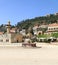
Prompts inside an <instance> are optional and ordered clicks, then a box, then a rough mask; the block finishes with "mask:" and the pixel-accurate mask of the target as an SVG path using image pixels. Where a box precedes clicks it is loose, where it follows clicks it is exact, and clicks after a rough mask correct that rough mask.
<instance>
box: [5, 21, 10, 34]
mask: <svg viewBox="0 0 58 65" xmlns="http://www.w3.org/2000/svg"><path fill="white" fill-rule="evenodd" d="M6 27H7V33H10V27H11V25H10V21H8V24H7V25H6Z"/></svg>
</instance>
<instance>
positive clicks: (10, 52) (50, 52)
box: [0, 44, 58, 65]
mask: <svg viewBox="0 0 58 65" xmlns="http://www.w3.org/2000/svg"><path fill="white" fill-rule="evenodd" d="M37 46H38V47H37V48H22V47H0V65H58V45H50V44H37Z"/></svg>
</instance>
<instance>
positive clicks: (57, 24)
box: [48, 23, 58, 27]
mask: <svg viewBox="0 0 58 65" xmlns="http://www.w3.org/2000/svg"><path fill="white" fill-rule="evenodd" d="M48 26H50V27H52V26H58V23H53V24H49V25H48Z"/></svg>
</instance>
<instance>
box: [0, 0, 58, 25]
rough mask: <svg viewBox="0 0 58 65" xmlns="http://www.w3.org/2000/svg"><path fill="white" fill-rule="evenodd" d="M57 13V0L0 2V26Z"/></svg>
mask: <svg viewBox="0 0 58 65" xmlns="http://www.w3.org/2000/svg"><path fill="white" fill-rule="evenodd" d="M56 12H58V0H0V24H6V23H7V22H8V21H9V20H10V21H11V24H13V25H15V24H17V22H20V21H22V20H25V19H30V18H34V17H38V16H43V15H46V14H52V13H56Z"/></svg>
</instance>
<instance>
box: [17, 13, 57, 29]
mask: <svg viewBox="0 0 58 65" xmlns="http://www.w3.org/2000/svg"><path fill="white" fill-rule="evenodd" d="M57 20H58V15H54V14H50V16H42V17H35V18H33V19H26V20H23V21H21V22H18V23H17V27H18V28H20V29H22V28H24V29H28V28H29V27H33V26H34V25H35V24H39V25H41V24H43V23H44V24H49V23H54V22H57Z"/></svg>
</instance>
